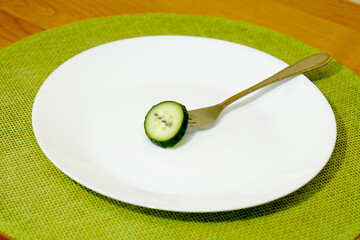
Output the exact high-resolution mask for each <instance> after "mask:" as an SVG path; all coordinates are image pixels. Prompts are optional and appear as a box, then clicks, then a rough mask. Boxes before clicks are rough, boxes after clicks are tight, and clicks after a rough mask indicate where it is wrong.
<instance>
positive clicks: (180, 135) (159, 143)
mask: <svg viewBox="0 0 360 240" xmlns="http://www.w3.org/2000/svg"><path fill="white" fill-rule="evenodd" d="M165 102H173V103H176V104H178V105H179V106H181V109H182V110H183V113H184V119H183V122H182V125H181V127H180V130H179V131H178V132H177V133H176V134H175V136H174V137H172V138H171V139H169V140H166V141H157V140H155V139H153V138H151V137H150V136H149V134H148V132H147V131H146V127H145V121H146V118H147V117H148V114H146V116H145V121H144V128H145V133H146V136H147V137H148V138H149V139H150V141H151V142H152V143H154V144H155V145H157V146H159V147H162V148H168V147H173V146H175V145H176V144H177V143H178V142H180V141H181V139H182V138H183V137H184V135H185V132H186V130H187V126H188V122H189V113H188V111H187V109H186V107H185V106H184V105H182V104H180V103H178V102H174V101H164V102H161V103H158V104H156V105H154V106H153V107H155V106H157V105H159V104H162V103H165ZM153 107H152V108H153ZM149 112H150V111H149Z"/></svg>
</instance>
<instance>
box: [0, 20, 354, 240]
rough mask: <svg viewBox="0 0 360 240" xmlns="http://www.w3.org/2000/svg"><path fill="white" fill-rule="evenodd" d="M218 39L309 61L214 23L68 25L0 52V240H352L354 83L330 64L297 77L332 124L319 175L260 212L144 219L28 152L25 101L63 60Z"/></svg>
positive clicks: (288, 43) (249, 29)
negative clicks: (326, 106) (187, 38)
mask: <svg viewBox="0 0 360 240" xmlns="http://www.w3.org/2000/svg"><path fill="white" fill-rule="evenodd" d="M169 34H171V35H193V36H203V37H210V38H217V39H224V40H228V41H232V42H236V43H241V44H244V45H248V46H250V47H253V48H257V49H259V50H261V51H264V52H267V53H269V54H272V55H274V56H276V57H278V58H280V59H282V60H284V61H286V62H288V63H291V62H293V61H295V60H297V59H298V58H301V57H303V56H305V55H307V54H310V53H313V52H316V49H314V48H311V47H309V46H307V45H305V44H303V43H301V42H299V41H297V40H294V39H292V38H290V37H288V36H285V35H283V34H281V33H278V32H275V31H273V30H270V29H266V28H262V27H259V26H254V25H251V24H247V23H243V22H238V21H232V20H227V19H222V18H215V17H201V16H183V15H172V14H144V15H125V16H114V17H108V18H100V19H93V20H87V21H82V22H77V23H73V24H70V25H67V26H64V27H60V28H56V29H53V30H49V31H45V32H42V33H39V34H36V35H34V36H31V37H29V38H26V39H23V40H21V41H19V42H17V43H15V44H13V45H11V46H9V47H7V48H5V49H3V50H1V51H0V124H1V125H0V144H1V145H0V154H1V155H0V156H1V180H0V181H1V182H0V184H1V185H0V186H1V187H0V193H1V200H0V201H1V202H0V204H1V205H0V227H1V229H0V231H2V232H4V233H6V234H8V235H9V236H12V237H14V238H16V239H189V240H190V239H191V240H192V239H354V238H355V237H356V236H358V235H359V234H360V200H359V199H360V177H359V170H360V169H359V155H360V142H359V138H360V130H359V127H360V124H359V123H360V121H359V119H360V98H359V97H360V77H359V76H358V75H356V74H354V73H353V72H351V71H350V70H348V69H347V68H345V67H344V66H342V65H341V64H340V63H338V62H336V61H332V62H331V63H330V64H328V65H326V66H325V67H322V68H320V69H317V70H315V71H313V72H311V73H308V74H307V76H308V77H309V78H310V79H311V80H312V81H313V82H314V83H315V84H316V86H317V87H318V88H319V89H320V90H321V91H322V92H323V93H324V95H325V96H326V98H327V99H328V101H329V102H330V104H331V106H332V108H333V110H334V112H335V115H336V119H337V124H338V138H337V142H336V147H335V150H334V152H333V154H332V156H331V158H330V160H329V162H328V164H327V165H326V166H325V168H324V169H323V170H322V171H321V172H320V174H319V175H318V176H316V177H315V178H314V179H313V180H312V181H311V182H310V183H308V184H307V185H305V186H304V187H302V188H301V189H299V190H298V191H296V192H294V193H292V194H290V195H288V196H286V197H283V198H281V199H279V200H276V201H273V202H271V203H269V204H264V205H261V206H257V207H253V208H248V209H242V210H237V211H230V212H220V213H201V214H199V213H176V212H166V211H159V210H152V209H147V208H143V207H138V206H134V205H130V204H127V203H123V202H120V201H116V200H113V199H110V198H108V197H105V196H102V195H100V194H97V193H95V192H93V191H91V190H89V189H87V188H85V187H83V186H81V185H80V184H78V183H76V182H74V181H73V180H71V179H70V178H68V177H67V176H65V174H63V173H62V172H61V171H60V170H58V169H57V168H56V167H55V166H54V165H53V164H52V163H51V162H50V161H49V160H48V159H47V158H46V157H45V155H44V154H43V153H42V151H41V150H40V148H39V147H38V145H37V143H36V140H35V137H34V135H33V132H32V126H31V108H32V104H33V101H34V98H35V95H36V93H37V91H38V89H39V87H40V86H41V84H42V83H43V82H44V80H45V79H46V78H47V76H48V75H49V74H50V73H51V72H52V71H53V70H55V69H56V68H57V67H58V66H59V65H60V64H62V63H63V62H64V61H66V60H67V59H69V58H70V57H72V56H74V55H76V54H78V53H80V52H82V51H84V50H86V49H89V48H91V47H94V46H97V45H99V44H103V43H106V42H110V41H114V40H119V39H124V38H130V37H137V36H146V35H169Z"/></svg>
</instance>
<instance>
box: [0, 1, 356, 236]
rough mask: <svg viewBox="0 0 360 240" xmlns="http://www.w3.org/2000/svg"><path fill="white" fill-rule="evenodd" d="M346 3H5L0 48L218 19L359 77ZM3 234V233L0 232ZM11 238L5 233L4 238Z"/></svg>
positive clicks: (352, 9) (352, 11)
mask: <svg viewBox="0 0 360 240" xmlns="http://www.w3.org/2000/svg"><path fill="white" fill-rule="evenodd" d="M356 2H357V1H346V0H315V1H314V0H301V1H299V0H257V1H253V0H71V1H65V0H0V49H2V48H4V47H6V46H8V45H10V44H12V43H14V42H16V41H18V40H20V39H22V38H25V37H27V36H30V35H33V34H35V33H38V32H41V31H44V30H47V29H51V28H54V27H58V26H62V25H65V24H68V23H71V22H75V21H79V20H84V19H90V18H96V17H104V16H112V15H119V14H136V13H155V12H166V13H179V14H191V15H206V16H219V17H225V18H229V19H235V20H240V21H245V22H249V23H253V24H257V25H261V26H265V27H268V28H271V29H274V30H276V31H279V32H282V33H285V34H287V35H289V36H291V37H294V38H296V39H298V40H300V41H302V42H304V43H307V44H308V45H310V46H312V47H315V48H317V49H319V50H320V51H329V52H332V53H333V56H334V58H335V59H336V60H337V61H339V62H341V63H342V64H343V65H345V66H346V67H348V68H350V69H351V70H353V71H354V72H356V73H357V74H359V75H360V60H359V58H360V5H359V4H356ZM0 231H1V229H0ZM2 238H4V239H7V238H6V237H4V235H1V233H0V239H2Z"/></svg>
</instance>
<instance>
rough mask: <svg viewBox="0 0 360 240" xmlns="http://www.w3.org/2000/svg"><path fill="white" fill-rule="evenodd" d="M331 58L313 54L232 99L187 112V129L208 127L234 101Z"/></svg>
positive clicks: (327, 54) (323, 63)
mask: <svg viewBox="0 0 360 240" xmlns="http://www.w3.org/2000/svg"><path fill="white" fill-rule="evenodd" d="M331 58H332V54H331V53H326V52H324V53H315V54H312V55H310V56H307V57H305V58H303V59H300V60H298V61H297V62H295V63H294V64H292V65H289V66H288V67H286V68H284V69H283V70H281V71H279V72H277V73H275V74H274V75H272V76H271V77H269V78H267V79H265V80H263V81H262V82H259V83H257V84H255V85H254V86H252V87H249V88H247V89H245V90H243V91H241V92H239V93H237V94H235V95H233V96H232V97H230V98H228V99H226V100H225V101H223V102H221V103H219V104H216V105H213V106H210V107H205V108H199V109H195V110H191V111H189V121H188V126H189V127H205V126H208V125H210V124H212V123H214V122H215V121H216V119H217V118H218V116H219V115H220V112H221V111H222V110H223V109H224V108H226V107H227V106H228V105H229V104H231V103H233V102H234V101H236V100H238V99H239V98H241V97H244V96H246V95H248V94H249V93H252V92H254V91H256V90H258V89H260V88H262V87H265V86H267V85H269V84H272V83H275V82H278V81H280V80H283V79H286V78H289V77H292V76H295V75H298V74H302V73H305V72H308V71H311V70H313V69H315V68H318V67H321V66H323V65H325V64H326V63H328V62H330V60H331Z"/></svg>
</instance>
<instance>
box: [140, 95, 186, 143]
mask: <svg viewBox="0 0 360 240" xmlns="http://www.w3.org/2000/svg"><path fill="white" fill-rule="evenodd" d="M188 121H189V114H188V112H187V110H186V107H185V106H184V105H182V104H180V103H177V102H174V101H165V102H161V103H159V104H157V105H155V106H153V107H152V108H151V109H150V110H149V112H148V113H147V114H146V117H145V122H144V127H145V132H146V135H147V136H148V137H149V139H150V140H151V141H152V142H153V143H154V144H156V145H158V146H160V147H163V148H167V147H173V146H174V145H175V144H177V143H178V142H179V141H180V140H181V139H182V138H183V136H184V135H185V132H186V129H187V124H188Z"/></svg>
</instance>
